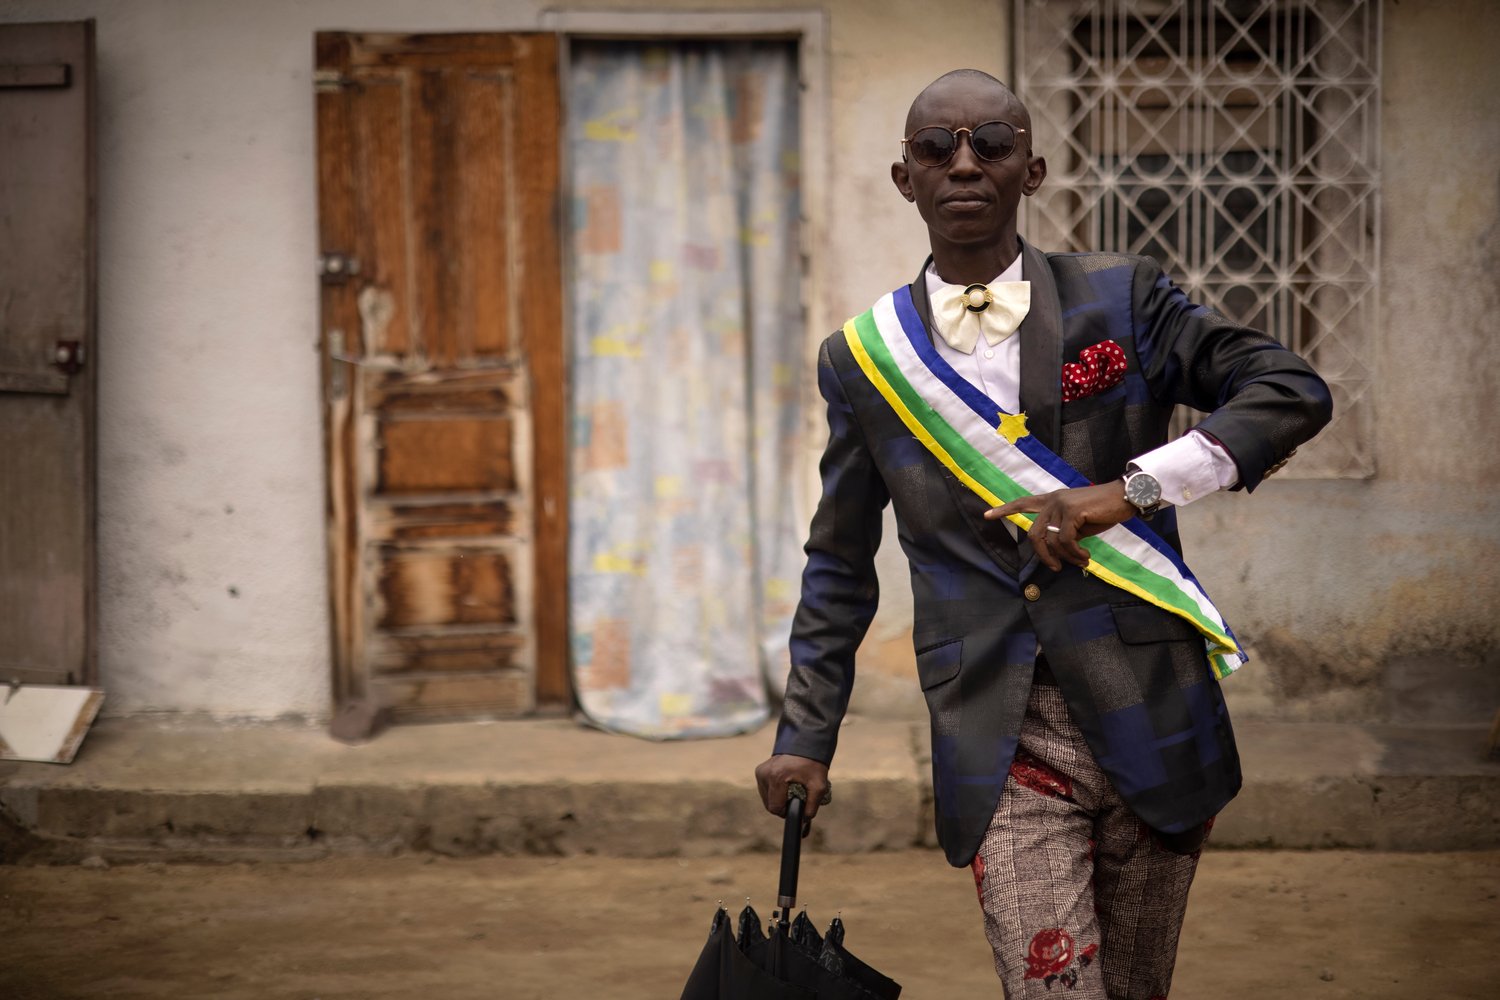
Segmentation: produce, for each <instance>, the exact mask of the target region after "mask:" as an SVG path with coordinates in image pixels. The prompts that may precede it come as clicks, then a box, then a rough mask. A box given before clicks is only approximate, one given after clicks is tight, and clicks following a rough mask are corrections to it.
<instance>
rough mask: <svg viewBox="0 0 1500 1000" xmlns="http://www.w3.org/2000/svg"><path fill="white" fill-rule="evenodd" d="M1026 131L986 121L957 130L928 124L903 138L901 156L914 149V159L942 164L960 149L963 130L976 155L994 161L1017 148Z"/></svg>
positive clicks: (903, 157) (937, 164)
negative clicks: (959, 138) (960, 137)
mask: <svg viewBox="0 0 1500 1000" xmlns="http://www.w3.org/2000/svg"><path fill="white" fill-rule="evenodd" d="M1025 131H1026V130H1025V129H1024V128H1016V127H1015V126H1014V125H1012V124H1010V123H1009V122H985V123H984V124H982V125H975V126H974V127H973V128H961V129H956V130H955V129H951V128H944V127H943V126H942V125H928V126H926V127H924V128H919V129H917V130H916V131H915V132H913V133H912V134H911V135H909V136H907V137H906V138H905V139H902V140H901V158H902V159H905V158H906V154H907V152H908V151H910V153H911V158H912V159H913V160H916V161H917V162H918V163H920V164H921V165H922V166H924V167H941V166H942V165H943V164H945V163H947V162H948V161H949V160H951V159H953V157H954V155H955V154H956V153H957V152H958V136H959V133H961V132H967V133H968V134H969V148H970V149H972V150H973V151H974V155H975V156H977V157H979V158H980V159H981V160H989V161H990V162H992V163H994V162H997V161H999V160H1003V159H1005V158H1006V157H1007V156H1009V155H1010V154H1011V153H1014V152H1015V151H1016V143H1017V141H1018V138H1019V137H1020V136H1021V135H1022V134H1024V133H1025Z"/></svg>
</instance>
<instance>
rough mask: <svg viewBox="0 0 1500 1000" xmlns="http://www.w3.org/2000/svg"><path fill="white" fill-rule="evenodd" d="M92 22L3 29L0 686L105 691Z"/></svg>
mask: <svg viewBox="0 0 1500 1000" xmlns="http://www.w3.org/2000/svg"><path fill="white" fill-rule="evenodd" d="M93 103H94V25H93V22H92V21H87V22H72V23H65V24H18V25H5V26H0V682H10V681H21V682H22V683H37V684H92V683H95V680H96V678H95V643H94V636H95V631H94V628H95V623H94V594H95V580H94V577H95V572H94V568H95V558H94V511H95V500H94V399H95V395H94V385H95V380H94V359H95V352H94V313H95V309H94V287H95V280H94V130H93Z"/></svg>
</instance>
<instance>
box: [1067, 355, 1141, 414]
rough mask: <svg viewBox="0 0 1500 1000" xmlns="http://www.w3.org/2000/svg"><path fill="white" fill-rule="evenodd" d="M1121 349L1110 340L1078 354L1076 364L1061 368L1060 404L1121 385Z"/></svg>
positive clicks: (1122, 368)
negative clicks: (1061, 401) (1061, 400)
mask: <svg viewBox="0 0 1500 1000" xmlns="http://www.w3.org/2000/svg"><path fill="white" fill-rule="evenodd" d="M1125 368H1126V365H1125V349H1124V348H1123V347H1121V346H1120V345H1119V344H1117V343H1115V342H1114V341H1113V340H1101V341H1099V343H1097V344H1095V345H1094V346H1093V347H1085V348H1084V349H1083V350H1081V351H1079V352H1078V360H1077V361H1069V362H1067V363H1066V364H1064V365H1063V366H1062V398H1063V402H1064V403H1071V402H1073V401H1074V400H1075V399H1085V398H1087V397H1089V396H1097V395H1099V393H1101V392H1104V391H1105V390H1107V389H1113V388H1114V387H1115V386H1117V385H1119V384H1120V383H1121V382H1123V381H1125Z"/></svg>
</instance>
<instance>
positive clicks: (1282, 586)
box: [0, 0, 1500, 717]
mask: <svg viewBox="0 0 1500 1000" xmlns="http://www.w3.org/2000/svg"><path fill="white" fill-rule="evenodd" d="M588 6H590V7H593V8H598V7H603V6H613V7H619V8H625V9H638V7H639V5H638V4H635V3H628V2H623V0H622V2H615V3H609V4H601V3H599V2H597V0H595V2H591V3H590V4H589V5H588ZM652 7H653V9H655V10H669V9H674V8H680V9H692V10H702V9H705V8H724V9H729V8H734V9H738V10H753V9H799V10H805V9H817V10H822V11H824V12H825V13H826V15H827V21H826V24H827V52H826V55H827V61H826V64H825V67H824V68H825V70H826V74H827V75H826V82H827V84H828V87H829V90H828V93H829V104H828V107H829V110H830V112H831V115H830V119H829V120H828V121H827V122H826V125H827V132H826V135H827V152H828V155H827V157H826V162H824V163H813V164H810V165H809V168H808V169H809V171H814V172H821V173H820V174H819V176H818V177H817V179H818V180H820V181H821V182H822V183H823V190H824V192H825V195H826V196H825V197H824V199H823V201H822V203H821V205H819V204H816V203H815V204H813V205H812V206H811V210H812V211H813V212H814V213H815V222H816V224H817V231H818V232H819V233H820V234H821V237H820V239H819V241H818V242H817V243H816V244H815V245H814V246H813V248H812V249H813V251H814V253H815V254H816V255H818V258H819V266H818V270H819V274H820V278H821V282H820V286H819V295H818V296H817V298H816V300H815V302H814V313H813V316H812V330H813V331H815V332H816V333H818V334H821V332H822V331H825V330H827V329H831V328H832V325H833V324H834V323H836V322H838V321H840V320H842V318H843V317H844V316H846V315H848V314H850V313H852V312H854V311H856V310H858V309H862V308H863V307H865V306H866V305H868V303H869V302H870V301H871V300H873V299H874V298H875V297H876V296H877V295H879V294H880V293H882V292H884V291H886V290H887V289H888V288H890V287H892V286H893V285H894V284H895V283H897V282H899V281H903V280H906V278H907V277H908V276H909V274H910V273H911V272H912V271H913V270H914V268H915V267H916V265H917V263H919V260H920V257H921V255H922V254H923V252H924V243H925V240H924V234H923V232H922V229H921V226H920V222H919V220H918V219H917V217H916V214H915V212H914V211H912V210H911V208H910V206H908V205H907V204H906V203H905V202H904V201H902V200H901V199H900V198H899V196H898V195H897V194H896V193H895V191H894V189H893V188H892V187H891V185H890V181H889V177H888V168H889V164H890V162H891V160H892V159H893V157H894V155H895V152H896V143H895V140H896V139H897V138H899V135H900V128H901V124H902V119H903V118H904V114H905V110H906V105H907V102H908V101H909V100H910V98H911V96H912V95H913V94H914V93H915V92H916V90H917V89H919V88H920V87H921V86H922V85H923V84H924V83H926V82H927V81H928V80H929V79H931V78H932V77H934V76H936V75H937V74H938V73H940V72H942V71H943V70H945V69H948V68H951V67H953V66H958V65H976V66H980V67H982V68H989V69H994V70H1003V69H1004V68H1005V66H1006V63H1007V61H1008V60H1007V58H1006V56H1005V54H1006V52H1007V49H1008V36H1007V31H1008V11H1009V4H1008V3H999V2H981V0H966V2H944V3H941V4H937V5H933V4H928V5H913V4H910V3H904V2H897V0H829V2H827V3H824V4H821V5H818V4H811V3H804V4H798V3H785V4H775V3H755V2H739V3H722V2H709V0H681V2H675V3H655V4H653V5H652ZM540 8H541V4H539V3H532V2H515V3H511V2H504V0H492V2H480V0H448V2H444V3H441V4H431V5H424V6H421V7H419V6H418V5H414V4H410V3H402V2H399V0H321V2H320V0H304V2H293V0H258V2H256V3H253V4H252V3H239V2H232V0H220V2H207V0H131V2H130V3H118V2H115V3H111V2H107V0H48V2H41V0H9V2H8V3H6V4H5V5H4V6H3V7H0V21H9V22H16V21H32V20H61V19H72V18H83V17H93V18H96V19H97V21H98V43H99V85H100V94H99V97H100V101H99V140H100V142H99V159H100V170H99V178H100V189H99V232H100V350H99V365H100V449H99V453H100V469H99V480H100V566H101V579H100V602H99V603H100V627H101V633H100V648H101V674H102V677H103V682H104V684H105V686H106V688H107V689H108V690H109V693H110V700H109V711H111V712H115V713H127V712H139V711H155V710H165V711H201V712H211V713H214V714H218V715H223V716H248V717H275V716H279V715H284V714H301V715H306V716H309V717H321V716H323V715H326V713H327V711H328V695H327V691H328V669H329V668H328V625H327V596H326V586H325V576H324V572H325V566H324V522H323V488H322V452H321V444H320V438H319V434H320V430H319V428H320V413H319V405H320V404H319V398H318V385H317V377H316V354H315V350H314V345H315V343H316V337H317V314H316V306H317V285H316V281H315V279H314V276H313V269H312V265H313V261H314V259H315V257H316V254H317V251H318V246H317V242H316V238H315V228H316V204H315V187H314V170H313V152H314V145H313V140H314V135H313V120H312V113H313V92H312V72H311V43H312V36H313V33H314V32H315V31H317V30H319V29H334V28H343V29H351V30H421V31H444V30H496V31H504V30H526V29H531V28H535V27H536V26H537V25H538V24H539V23H541V22H540V14H539V11H540ZM1497 42H1500V7H1497V5H1494V4H1491V3H1488V2H1484V0H1470V2H1467V3H1459V2H1438V0H1428V2H1418V0H1404V2H1402V3H1400V4H1399V5H1397V4H1393V3H1390V4H1387V7H1386V26H1385V58H1386V80H1385V116H1386V117H1385V124H1384V128H1385V132H1384V135H1385V147H1384V157H1385V164H1384V165H1385V221H1384V227H1385V232H1384V233H1383V237H1384V246H1385V254H1386V259H1385V260H1384V261H1383V277H1382V280H1383V285H1384V299H1385V303H1386V307H1385V317H1384V323H1383V332H1382V335H1381V339H1380V342H1379V343H1378V344H1376V345H1375V347H1376V360H1377V366H1378V372H1379V374H1378V380H1377V384H1376V387H1375V392H1376V404H1375V405H1376V417H1377V423H1376V429H1377V440H1376V453H1377V462H1378V468H1379V473H1378V475H1377V477H1376V478H1375V479H1373V480H1371V481H1367V482H1342V483H1318V482H1277V481H1272V482H1270V483H1268V484H1267V485H1266V486H1265V487H1263V488H1262V489H1261V490H1259V491H1257V493H1256V494H1255V495H1254V496H1253V497H1245V496H1243V495H1235V496H1227V497H1215V498H1211V499H1209V500H1206V501H1203V502H1201V503H1200V504H1198V505H1195V507H1193V508H1192V509H1191V510H1190V511H1189V512H1187V516H1185V517H1184V521H1185V524H1184V533H1185V535H1186V536H1187V541H1188V543H1189V545H1190V546H1191V550H1190V554H1191V553H1196V554H1197V557H1196V558H1194V560H1193V563H1194V566H1195V569H1196V570H1197V572H1198V573H1199V575H1200V576H1201V577H1202V578H1203V579H1204V581H1205V583H1206V584H1207V585H1208V586H1209V588H1210V590H1211V592H1212V593H1213V594H1214V595H1215V597H1216V598H1217V599H1218V600H1219V602H1220V603H1221V605H1222V606H1223V607H1225V609H1226V610H1227V611H1228V613H1230V614H1231V616H1232V620H1233V621H1234V622H1235V623H1236V625H1237V627H1238V628H1239V631H1240V632H1241V634H1242V635H1243V636H1244V637H1246V638H1247V639H1248V640H1249V642H1250V644H1251V646H1252V652H1253V653H1254V654H1255V656H1256V662H1255V663H1253V664H1252V666H1251V667H1250V668H1248V669H1247V670H1246V671H1244V672H1242V674H1241V675H1240V676H1239V677H1237V678H1236V679H1234V680H1232V681H1230V682H1229V684H1228V691H1229V697H1230V699H1231V701H1233V702H1235V703H1236V707H1237V708H1238V709H1239V710H1240V711H1242V712H1245V711H1248V712H1252V713H1255V712H1270V713H1276V714H1281V715H1288V714H1290V715H1312V714H1317V713H1322V714H1325V715H1326V714H1334V715H1340V716H1344V717H1373V716H1378V715H1382V714H1396V715H1401V714H1403V713H1404V714H1406V715H1412V714H1417V715H1421V714H1423V713H1428V714H1431V713H1437V714H1439V715H1441V716H1443V717H1454V716H1455V715H1456V714H1462V713H1463V712H1466V713H1467V714H1469V715H1470V716H1475V715H1479V714H1482V713H1483V712H1484V711H1486V710H1492V706H1493V704H1494V701H1495V687H1494V678H1495V677H1496V674H1497V671H1496V670H1495V657H1494V654H1493V653H1491V652H1488V651H1489V650H1492V649H1493V648H1494V647H1495V640H1496V638H1497V636H1496V632H1497V627H1496V625H1495V624H1494V621H1493V615H1492V612H1491V610H1490V609H1491V607H1492V606H1493V605H1494V604H1495V598H1496V596H1497V586H1496V580H1495V577H1494V573H1493V571H1492V570H1490V569H1489V568H1488V567H1490V566H1493V565H1494V563H1495V560H1494V559H1493V550H1494V548H1495V547H1496V532H1495V529H1494V527H1493V524H1494V518H1495V515H1496V513H1497V511H1496V504H1495V502H1494V501H1493V500H1492V499H1491V498H1490V496H1489V491H1490V488H1491V487H1492V486H1493V484H1494V483H1495V481H1496V472H1497V466H1500V449H1497V448H1495V447H1494V446H1493V445H1492V444H1490V443H1489V441H1488V436H1487V435H1486V434H1485V433H1484V432H1485V430H1486V429H1487V428H1488V427H1490V426H1492V425H1493V420H1490V419H1485V418H1487V417H1493V416H1495V413H1494V411H1495V409H1496V407H1497V403H1496V401H1495V399H1496V397H1495V388H1496V381H1497V369H1496V365H1495V363H1494V362H1493V361H1491V360H1490V355H1488V354H1486V353H1485V352H1484V348H1486V347H1487V346H1488V345H1489V343H1490V342H1492V341H1493V340H1494V339H1495V334H1496V333H1497V330H1496V323H1495V320H1494V316H1495V305H1496V303H1495V298H1496V287H1495V281H1494V278H1493V275H1494V274H1495V273H1496V267H1495V265H1496V259H1495V258H1496V245H1495V235H1494V229H1495V224H1496V220H1497V215H1500V206H1497V176H1496V168H1495V164H1496V162H1500V161H1497V157H1496V153H1497V149H1496V146H1497V143H1500V134H1497V129H1496V127H1495V122H1496V121H1497V120H1500V115H1497V112H1500V106H1497V105H1500V96H1497V95H1500V86H1497V84H1500V80H1497V70H1496V68H1495V66H1494V64H1493V63H1492V62H1491V61H1490V60H1489V59H1488V57H1487V53H1488V52H1491V51H1493V49H1494V47H1495V45H1496V43H1497ZM809 368H810V364H809ZM1433 414H1442V415H1443V417H1444V418H1445V420H1444V423H1443V427H1442V432H1441V434H1433V433H1431V432H1430V426H1431V420H1430V417H1431V415H1433ZM815 460H816V456H813V455H810V456H809V467H808V472H809V473H811V471H812V466H813V463H814V462H815ZM888 538H890V539H891V541H890V543H889V544H888V545H887V546H886V547H885V551H884V552H883V553H882V558H881V564H882V576H883V581H884V594H885V603H884V607H883V609H882V612H881V615H880V618H879V619H878V621H877V623H876V627H875V629H874V630H873V632H872V635H871V638H870V640H869V641H868V642H867V649H866V653H867V654H868V655H867V656H865V657H864V662H863V665H862V670H863V671H864V677H863V679H862V682H861V684H860V686H859V687H858V688H857V698H858V699H859V701H860V703H862V704H864V705H865V706H867V707H870V708H873V709H879V710H883V711H911V710H913V709H914V708H916V707H917V706H918V705H919V704H920V702H919V700H918V694H917V692H916V691H915V687H914V685H913V684H912V682H911V673H912V667H911V659H910V644H909V622H910V597H909V592H908V589H907V582H906V571H905V567H904V565H903V564H902V560H901V558H900V554H899V551H898V549H897V547H896V545H895V543H894V531H891V532H889V533H888ZM1406 692H1410V694H1409V695H1407V694H1405V693H1406ZM1486 698H1487V699H1488V701H1487V702H1486V701H1485V700H1484V699H1486Z"/></svg>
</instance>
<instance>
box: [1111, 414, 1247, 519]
mask: <svg viewBox="0 0 1500 1000" xmlns="http://www.w3.org/2000/svg"><path fill="white" fill-rule="evenodd" d="M1135 466H1136V468H1138V469H1140V470H1141V471H1142V472H1148V473H1150V474H1151V475H1152V476H1154V477H1155V478H1156V481H1157V482H1158V483H1161V498H1162V500H1164V501H1165V502H1167V503H1169V504H1173V505H1174V506H1177V507H1182V506H1185V505H1187V504H1190V503H1192V502H1193V501H1194V500H1197V499H1200V498H1202V497H1206V496H1208V495H1209V494H1210V493H1217V492H1219V490H1226V489H1228V488H1229V487H1231V486H1233V485H1234V484H1235V483H1236V482H1238V481H1239V478H1240V472H1239V469H1237V468H1236V467H1235V464H1234V459H1232V458H1230V457H1229V452H1227V451H1225V450H1224V449H1223V448H1222V447H1221V446H1219V445H1218V444H1217V443H1215V442H1214V441H1212V440H1210V439H1209V437H1208V435H1206V434H1200V433H1198V432H1197V431H1188V432H1187V433H1186V434H1184V435H1183V436H1182V437H1180V438H1178V439H1177V440H1176V441H1169V442H1167V443H1166V444H1164V445H1162V446H1161V447H1160V448H1157V449H1155V450H1154V451H1148V452H1146V454H1144V455H1142V456H1141V457H1140V458H1137V459H1136V460H1135Z"/></svg>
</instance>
